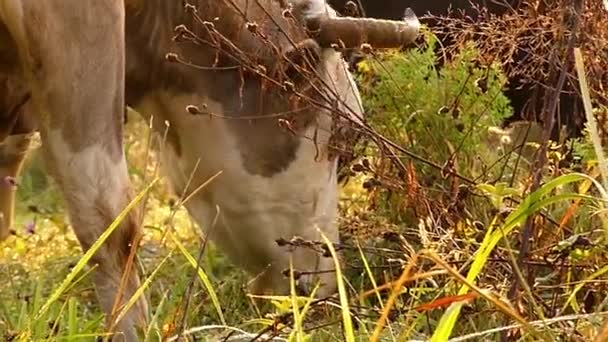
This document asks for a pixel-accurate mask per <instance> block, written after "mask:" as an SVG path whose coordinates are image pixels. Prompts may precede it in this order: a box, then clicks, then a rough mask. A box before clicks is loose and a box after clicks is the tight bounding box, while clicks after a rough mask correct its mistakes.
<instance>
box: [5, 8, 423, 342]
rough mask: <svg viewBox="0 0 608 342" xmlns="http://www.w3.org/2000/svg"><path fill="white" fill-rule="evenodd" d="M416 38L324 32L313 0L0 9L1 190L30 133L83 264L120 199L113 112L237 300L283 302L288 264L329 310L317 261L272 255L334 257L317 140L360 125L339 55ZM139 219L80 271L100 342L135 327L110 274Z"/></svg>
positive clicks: (410, 24)
mask: <svg viewBox="0 0 608 342" xmlns="http://www.w3.org/2000/svg"><path fill="white" fill-rule="evenodd" d="M175 27H178V29H177V30H176V31H174V28H175ZM349 28H350V31H349ZM417 32H418V22H417V20H416V19H415V18H413V19H411V18H410V19H408V20H407V21H403V22H389V21H375V20H365V21H364V20H361V19H352V18H336V13H335V11H334V10H333V9H332V8H331V7H329V6H328V5H327V4H326V3H325V1H324V0H283V1H279V0H257V1H249V0H225V1H224V0H213V1H212V0H191V1H189V2H188V1H166V0H146V1H139V0H126V1H125V2H123V1H122V0H98V1H81V0H45V1H34V0H0V81H1V82H2V83H0V85H1V86H2V90H3V94H0V120H1V121H0V134H2V135H1V136H0V138H2V139H3V140H4V145H5V146H4V148H5V151H9V152H7V153H0V176H3V177H4V179H5V180H6V179H9V180H10V179H13V178H16V177H18V175H19V170H20V168H21V165H22V162H23V156H24V154H25V153H26V151H27V149H28V146H29V145H30V142H31V140H32V134H33V133H34V132H39V133H40V138H41V141H42V147H41V148H42V154H43V156H44V158H45V161H46V166H47V169H48V172H49V173H50V175H51V176H52V177H53V178H54V179H55V181H56V183H57V184H58V186H59V188H60V190H61V193H62V195H63V197H64V198H65V201H66V204H67V211H68V215H69V218H70V221H71V225H72V227H73V230H74V232H75V234H76V236H77V238H78V240H79V242H80V244H81V246H82V248H83V250H88V249H89V248H90V247H91V246H92V244H93V243H94V242H95V241H96V240H97V239H98V238H99V237H100V236H101V234H102V233H103V232H104V231H105V230H106V228H107V227H108V226H109V225H110V223H111V222H113V220H114V219H115V218H116V217H117V215H119V213H120V212H121V211H122V210H123V209H124V208H125V207H126V206H127V204H128V203H129V202H130V201H131V200H132V199H133V190H132V185H131V182H130V180H129V176H128V173H127V164H126V159H125V154H124V150H123V141H122V139H123V138H122V134H123V116H124V111H125V108H126V105H129V106H131V107H133V108H135V109H136V110H137V112H139V113H140V114H142V115H143V116H144V118H146V119H148V120H150V122H152V128H153V130H154V132H156V134H159V135H161V136H163V137H166V141H165V144H163V146H162V147H161V149H160V156H161V160H162V165H163V169H164V172H165V174H166V175H167V176H168V178H169V180H170V183H171V185H172V188H173V189H174V191H175V192H176V193H177V194H184V195H185V196H189V201H188V202H187V203H185V207H186V208H187V210H188V212H189V214H190V215H191V216H192V217H193V218H194V219H195V221H196V222H198V224H199V225H200V226H201V227H202V228H203V229H205V230H206V232H207V235H208V236H209V238H210V239H211V240H213V241H214V242H215V243H216V244H217V245H218V246H219V247H221V249H222V250H223V251H224V252H225V253H226V254H227V255H228V256H229V257H230V258H231V259H232V261H233V262H234V263H235V264H237V265H239V266H240V267H242V268H243V269H245V270H246V271H248V272H249V273H250V274H251V275H252V276H253V278H254V280H253V281H252V283H251V290H252V292H254V293H258V294H262V293H278V294H280V293H287V292H288V290H289V280H288V279H285V277H284V276H283V272H284V270H285V269H288V268H289V265H290V262H292V264H293V267H294V268H295V269H297V270H300V271H305V272H306V273H307V274H310V275H308V276H304V277H301V278H300V279H298V285H299V287H300V288H301V289H302V290H303V291H307V290H310V289H311V286H314V285H315V284H319V285H320V289H319V291H318V292H317V295H318V296H326V295H329V294H331V293H333V292H334V291H335V287H336V281H335V275H334V274H333V273H332V272H331V271H332V270H333V269H334V268H335V266H334V262H333V260H332V259H331V258H327V257H322V256H321V255H320V254H319V253H317V252H315V251H313V250H310V249H302V248H300V249H294V250H292V251H289V253H288V252H286V250H285V249H284V248H281V246H279V245H278V244H277V242H276V241H277V240H280V239H287V240H289V239H291V238H294V237H298V238H300V239H303V240H312V241H323V239H322V235H324V236H325V237H326V238H327V239H328V240H329V241H331V242H333V243H337V242H338V230H337V227H336V222H335V221H336V215H337V200H338V196H337V194H338V186H337V182H336V165H337V156H336V153H334V152H333V151H332V149H331V146H330V141H331V139H332V138H333V135H332V128H334V127H335V126H336V125H338V124H339V123H340V122H354V123H357V122H361V120H363V118H362V116H363V108H362V104H361V100H360V97H359V94H358V89H357V86H356V84H355V82H354V81H353V77H352V76H351V74H350V73H349V72H348V70H347V67H346V64H345V62H344V60H343V59H342V58H341V53H340V50H341V49H346V48H353V47H359V46H361V44H371V46H374V47H390V46H395V47H396V46H401V45H403V44H406V43H408V42H411V41H413V39H414V38H415V36H416V34H417ZM340 33H345V34H340ZM176 40H177V41H179V43H178V44H176V43H175V41H176ZM193 65H195V66H193ZM211 178H213V181H211V182H209V183H208V184H207V186H206V187H204V188H202V189H199V187H200V186H201V185H202V184H204V183H205V182H207V181H208V180H209V179H211ZM13 202H14V188H10V189H6V187H3V188H2V190H1V191H0V205H1V206H0V210H1V214H2V217H1V218H2V220H0V237H2V238H5V237H6V236H7V235H8V231H9V228H10V226H11V224H12V216H13V212H12V211H13ZM140 214H141V213H140V208H136V209H135V210H132V211H130V212H129V214H128V215H127V217H126V218H124V219H123V220H122V222H121V223H120V226H119V227H118V229H117V230H116V231H115V232H114V233H113V234H112V235H110V237H109V238H108V240H106V242H105V243H104V244H103V245H102V247H101V248H100V249H99V250H98V251H97V253H95V255H94V256H93V258H92V260H91V262H92V263H93V264H95V265H97V267H96V269H95V271H94V279H93V281H94V283H95V287H96V290H97V296H98V299H99V303H100V306H101V308H102V310H103V311H104V312H105V313H106V318H107V321H108V322H107V324H108V326H114V327H115V328H116V332H118V333H119V334H116V335H115V339H116V340H126V341H136V340H137V329H138V328H142V327H144V326H145V324H146V322H147V320H148V304H147V301H146V299H145V298H143V297H140V298H138V299H137V301H136V303H135V305H134V306H133V307H131V309H130V310H129V311H128V312H127V314H126V315H125V316H123V317H122V319H120V320H119V321H117V322H115V320H114V319H113V313H114V312H115V310H114V308H115V307H119V306H121V305H123V304H124V303H125V302H126V300H128V299H129V298H131V297H132V296H133V295H134V293H135V291H136V289H137V288H138V287H139V286H140V280H139V278H138V275H137V272H136V271H133V270H130V268H129V267H128V265H130V264H132V263H129V258H130V256H131V255H133V254H132V252H133V251H134V249H135V248H136V247H137V242H138V241H139V240H138V238H139V236H140V234H141V232H140V220H141V215H140ZM315 273H316V275H314V274H315ZM121 281H123V283H122V284H123V285H124V286H123V287H121V290H122V291H121V293H122V296H121V297H120V298H118V295H117V294H118V292H119V291H118V290H119V286H120V285H121Z"/></svg>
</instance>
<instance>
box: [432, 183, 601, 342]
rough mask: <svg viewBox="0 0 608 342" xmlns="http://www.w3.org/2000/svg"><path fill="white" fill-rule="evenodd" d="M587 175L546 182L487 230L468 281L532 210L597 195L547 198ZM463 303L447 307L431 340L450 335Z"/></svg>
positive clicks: (570, 195) (473, 279) (443, 339)
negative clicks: (498, 224)
mask: <svg viewBox="0 0 608 342" xmlns="http://www.w3.org/2000/svg"><path fill="white" fill-rule="evenodd" d="M585 179H589V176H587V175H584V174H580V173H572V174H567V175H563V176H560V177H557V178H555V179H553V180H551V181H549V182H547V183H546V184H545V185H543V186H542V187H541V188H539V189H538V190H536V191H535V192H533V193H531V194H530V195H528V197H526V198H525V199H524V201H523V202H522V203H521V204H520V205H519V207H518V208H517V209H516V210H515V211H514V212H512V213H511V214H510V215H509V216H508V217H507V218H506V220H505V223H504V224H503V226H502V227H501V229H498V230H495V231H494V232H488V234H486V238H484V241H483V243H482V245H481V246H480V248H479V249H478V251H477V253H475V255H474V260H473V263H472V264H471V268H470V269H469V272H468V274H467V281H469V282H471V283H474V282H475V279H476V278H477V276H479V274H480V273H481V271H482V270H483V267H484V266H485V264H486V263H487V261H488V258H489V256H490V254H491V252H492V250H494V248H495V247H496V245H497V244H498V242H499V241H500V239H502V238H503V236H505V235H507V234H509V233H510V232H511V231H512V230H513V229H514V228H515V227H517V226H519V225H520V224H523V223H524V222H525V220H526V219H527V218H528V217H529V216H530V215H531V214H533V213H535V212H537V211H538V210H541V209H543V208H545V207H547V206H549V205H551V204H553V203H557V202H561V201H565V200H571V199H575V198H584V199H594V198H593V197H590V196H586V195H579V194H575V193H568V194H560V195H555V196H552V197H549V198H546V199H545V198H544V197H545V196H547V195H549V194H550V193H551V191H552V190H554V189H555V188H557V187H559V186H564V185H566V184H569V183H573V182H578V181H581V180H585ZM467 292H469V288H468V287H467V286H464V285H463V286H462V287H461V288H460V290H459V291H458V295H463V294H466V293H467ZM463 305H464V303H462V302H461V303H454V304H452V305H451V306H450V307H449V308H448V310H446V312H445V313H444V314H443V316H442V317H441V320H440V321H439V324H438V326H437V329H436V330H435V332H434V333H433V336H432V337H431V341H432V342H439V341H441V342H443V341H447V340H448V339H449V337H450V335H451V334H452V331H453V329H454V326H455V325H456V321H457V320H458V316H459V315H460V309H461V308H462V306H463Z"/></svg>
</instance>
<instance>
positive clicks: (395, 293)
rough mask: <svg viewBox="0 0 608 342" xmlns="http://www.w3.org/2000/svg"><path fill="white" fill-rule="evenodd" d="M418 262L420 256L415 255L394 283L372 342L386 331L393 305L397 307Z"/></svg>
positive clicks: (371, 339)
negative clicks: (398, 300) (405, 285)
mask: <svg viewBox="0 0 608 342" xmlns="http://www.w3.org/2000/svg"><path fill="white" fill-rule="evenodd" d="M417 260H418V254H414V255H413V256H412V258H411V259H410V261H409V263H408V264H407V266H406V267H405V269H404V270H403V273H401V276H400V277H399V279H398V280H397V281H396V282H395V283H394V286H393V291H392V292H391V296H390V297H389V298H388V300H387V301H386V304H385V306H384V310H382V315H381V316H380V319H379V320H378V322H377V323H376V328H375V329H374V333H373V334H372V337H371V338H370V341H372V342H376V341H378V339H379V338H380V333H382V330H383V329H384V325H385V324H386V321H387V320H388V315H389V313H390V312H391V309H392V308H393V305H395V302H396V301H397V297H399V295H400V294H401V288H402V287H403V285H404V284H405V283H406V282H407V281H408V279H409V278H410V276H409V275H410V272H411V271H412V268H414V266H415V265H416V262H417Z"/></svg>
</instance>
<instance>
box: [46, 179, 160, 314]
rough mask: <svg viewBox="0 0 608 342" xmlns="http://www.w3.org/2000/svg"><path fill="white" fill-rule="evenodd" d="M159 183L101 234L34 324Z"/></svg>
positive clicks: (136, 200) (153, 182)
mask: <svg viewBox="0 0 608 342" xmlns="http://www.w3.org/2000/svg"><path fill="white" fill-rule="evenodd" d="M157 181H158V179H155V180H154V181H152V182H151V183H150V185H148V186H147V187H146V188H145V189H144V190H143V191H141V192H140V193H139V194H138V195H137V196H136V197H135V198H134V199H133V200H132V201H131V202H130V203H129V205H127V207H126V208H125V209H124V210H123V211H122V212H121V213H120V215H118V217H116V219H115V220H114V221H113V222H112V224H110V226H109V227H108V229H106V231H105V232H103V234H101V236H100V237H99V239H97V241H95V243H94V244H93V245H92V246H91V248H89V250H88V251H87V252H86V253H84V255H83V256H82V258H80V260H79V261H78V263H77V264H76V266H74V268H72V270H71V271H70V273H69V274H68V275H67V276H66V277H65V279H64V280H63V282H62V283H61V285H59V287H58V288H57V289H56V290H55V291H54V292H53V294H52V295H51V296H50V297H49V299H48V300H47V301H46V302H45V303H44V305H43V306H42V308H41V309H40V311H38V314H37V315H36V317H34V322H38V321H39V320H40V319H41V318H42V317H43V316H44V314H46V312H47V311H48V310H49V309H50V307H51V305H52V304H53V303H54V302H56V301H57V300H58V299H59V297H60V296H61V294H63V293H64V291H65V290H66V289H67V288H68V286H70V284H71V283H72V281H73V280H74V279H75V278H76V276H77V275H78V274H79V273H80V272H81V271H82V270H83V269H84V268H85V266H86V265H87V263H88V262H89V260H91V258H92V257H93V255H94V254H95V253H97V251H98V250H99V248H100V247H101V246H102V245H103V243H104V242H105V241H106V240H107V238H108V237H109V236H110V235H111V234H112V233H113V232H114V231H115V230H116V229H117V228H118V226H120V224H121V223H122V221H123V220H124V219H125V218H126V217H127V215H128V214H129V212H130V211H131V210H133V208H135V207H136V206H137V205H138V204H139V202H140V201H141V200H142V199H143V198H144V196H145V194H146V193H148V191H150V189H152V187H153V186H154V185H156V182H157Z"/></svg>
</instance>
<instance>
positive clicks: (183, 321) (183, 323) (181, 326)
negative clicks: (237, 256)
mask: <svg viewBox="0 0 608 342" xmlns="http://www.w3.org/2000/svg"><path fill="white" fill-rule="evenodd" d="M219 216H220V210H219V207H217V211H216V214H215V218H214V219H213V223H212V224H211V227H209V234H207V235H205V236H204V237H203V239H202V240H201V243H200V247H199V253H198V258H197V259H196V267H197V268H200V267H201V261H202V260H203V255H205V250H206V249H207V242H208V241H209V235H210V234H211V233H212V231H213V230H214V228H215V226H216V225H217V220H218V218H219ZM195 279H196V272H193V273H192V276H191V277H190V280H189V282H188V288H187V290H186V294H185V295H184V300H183V301H182V305H183V309H182V312H183V314H182V319H181V321H180V322H179V326H178V327H177V332H178V333H177V339H178V340H179V339H180V338H181V337H182V334H183V333H184V331H185V329H186V320H187V319H188V307H189V306H190V299H191V298H192V291H193V290H194V280H195Z"/></svg>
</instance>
